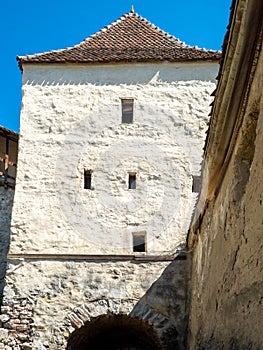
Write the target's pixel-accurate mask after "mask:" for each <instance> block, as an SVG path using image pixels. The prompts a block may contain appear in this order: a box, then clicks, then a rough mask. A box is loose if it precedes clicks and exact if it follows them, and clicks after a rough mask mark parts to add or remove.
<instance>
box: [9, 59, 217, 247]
mask: <svg viewBox="0 0 263 350" xmlns="http://www.w3.org/2000/svg"><path fill="white" fill-rule="evenodd" d="M23 69H24V72H23V99H22V110H21V131H20V146H19V156H18V173H17V186H16V193H15V200H14V208H13V216H12V238H11V240H12V242H11V253H21V252H26V253H32V252H33V253H36V252H41V253H71V254H74V253H78V254H100V253H103V254H116V253H117V254H122V253H124V254H125V253H126V254H127V253H131V252H132V232H138V231H144V232H146V235H147V251H148V253H149V254H151V253H153V254H154V253H161V252H170V251H172V250H173V248H174V247H175V246H176V245H178V244H180V243H181V242H182V241H184V239H185V234H186V231H187V228H188V225H189V221H190V218H191V213H192V209H193V205H194V202H195V198H196V194H193V193H192V175H197V174H199V172H200V163H201V160H202V148H203V145H204V139H205V132H206V129H207V122H208V114H209V104H210V102H211V97H210V94H211V92H212V91H213V90H214V88H215V80H214V78H215V77H216V75H217V70H218V65H217V63H214V62H208V63H205V62H203V63H161V64H118V65H86V66H84V65H70V64H65V65H53V64H52V65H29V64H25V65H24V66H23ZM127 97H129V98H134V123H133V124H122V123H121V98H127ZM84 168H85V169H91V170H92V189H91V190H84V189H83V170H84ZM129 172H136V173H137V188H136V190H128V189H127V181H128V173H129Z"/></svg>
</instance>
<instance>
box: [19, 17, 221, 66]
mask: <svg viewBox="0 0 263 350" xmlns="http://www.w3.org/2000/svg"><path fill="white" fill-rule="evenodd" d="M220 56H221V53H220V52H219V51H213V50H205V49H200V48H197V47H192V46H188V45H185V44H184V43H183V42H181V41H180V40H178V39H177V38H175V37H174V36H172V35H169V34H168V33H166V32H164V31H163V30H161V29H159V28H158V27H156V26H155V25H153V24H152V23H151V22H149V21H148V20H146V19H145V18H143V17H141V16H139V15H138V14H137V13H133V12H129V13H127V14H124V15H123V16H121V17H120V18H119V19H118V20H116V21H115V22H113V23H112V24H110V25H109V26H107V27H105V28H103V29H101V30H100V31H99V32H97V33H95V34H93V35H91V36H90V37H89V38H87V39H85V40H84V41H82V42H81V43H79V44H77V45H75V46H73V47H69V48H66V49H62V50H56V51H49V52H44V53H40V54H34V55H27V56H18V57H17V60H18V61H19V65H20V67H21V68H22V64H23V63H27V62H28V63H69V62H70V63H110V62H147V61H164V60H166V61H196V60H217V59H219V58H220Z"/></svg>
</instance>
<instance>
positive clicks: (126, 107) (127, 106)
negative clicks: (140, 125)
mask: <svg viewBox="0 0 263 350" xmlns="http://www.w3.org/2000/svg"><path fill="white" fill-rule="evenodd" d="M133 102H134V100H133V99H132V98H123V99H122V100H121V107H122V123H124V124H132V122H133Z"/></svg>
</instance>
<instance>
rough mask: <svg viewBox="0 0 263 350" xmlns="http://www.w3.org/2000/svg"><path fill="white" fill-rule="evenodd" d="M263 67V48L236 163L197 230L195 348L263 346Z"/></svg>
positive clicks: (191, 326) (193, 303)
mask: <svg viewBox="0 0 263 350" xmlns="http://www.w3.org/2000/svg"><path fill="white" fill-rule="evenodd" d="M262 67H263V60H262V53H261V57H260V59H259V61H258V66H257V70H256V73H255V76H254V80H253V84H252V87H251V90H250V94H249V99H248V103H247V107H246V111H245V116H244V120H243V124H242V128H241V130H240V131H239V134H238V138H237V141H236V146H235V150H234V154H233V155H232V159H231V163H230V164H229V166H228V170H227V173H226V175H225V177H224V180H223V183H222V185H221V188H220V191H219V194H218V195H217V197H216V199H214V200H213V201H211V202H210V203H209V205H208V207H207V210H206V211H205V215H204V218H203V219H202V223H201V225H200V227H199V229H198V231H197V232H196V233H197V236H196V239H197V243H196V246H195V248H194V251H193V266H192V296H191V312H190V323H189V329H190V338H189V339H190V341H189V343H190V349H244V350H245V349H253V350H256V349H262V348H263V333H262V315H263V294H262V291H263V260H262V257H263V235H262V232H263V231H262V227H263V219H262V218H263V196H262V194H263V162H262V149H263V95H262V76H263V71H262ZM208 167H209V164H208Z"/></svg>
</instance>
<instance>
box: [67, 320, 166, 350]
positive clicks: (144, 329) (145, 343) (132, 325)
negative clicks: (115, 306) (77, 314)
mask: <svg viewBox="0 0 263 350" xmlns="http://www.w3.org/2000/svg"><path fill="white" fill-rule="evenodd" d="M67 350H161V345H160V342H159V339H158V336H157V334H156V332H155V331H154V329H153V328H152V327H151V326H150V325H149V324H148V323H146V322H144V321H142V320H139V319H137V318H131V317H129V316H127V315H102V316H99V317H96V318H95V319H93V320H92V321H90V322H88V323H86V324H85V325H84V326H83V327H81V328H80V329H78V330H76V331H75V332H73V333H72V334H71V336H70V337H69V340H68V346H67Z"/></svg>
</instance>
